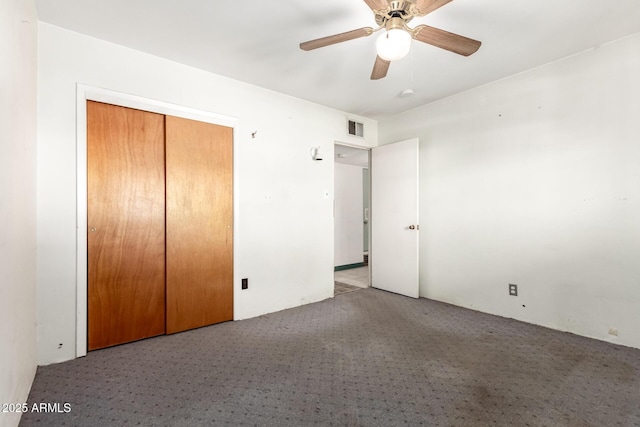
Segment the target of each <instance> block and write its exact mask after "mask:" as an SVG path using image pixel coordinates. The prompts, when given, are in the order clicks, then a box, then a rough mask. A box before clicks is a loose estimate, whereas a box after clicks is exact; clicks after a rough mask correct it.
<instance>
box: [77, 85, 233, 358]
mask: <svg viewBox="0 0 640 427" xmlns="http://www.w3.org/2000/svg"><path fill="white" fill-rule="evenodd" d="M87 101H97V102H104V103H107V104H112V105H117V106H120V107H128V108H135V109H138V110H144V111H149V112H151V113H158V114H165V115H170V116H175V117H182V118H185V119H192V120H198V121H201V122H205V123H212V124H215V125H221V126H226V127H229V128H232V129H233V131H234V136H233V147H234V152H235V143H236V138H235V128H236V127H237V125H238V119H237V118H235V117H231V116H226V115H222V114H218V113H213V112H210V111H204V110H199V109H195V108H189V107H184V106H181V105H176V104H171V103H168V102H163V101H156V100H153V99H148V98H144V97H140V96H136V95H130V94H126V93H122V92H116V91H113V90H109V89H103V88H97V87H93V86H88V85H84V84H80V83H78V84H77V86H76V201H77V202H76V206H77V212H76V357H82V356H86V354H87V313H88V312H87V277H88V276H87V273H88V272H87V226H88V225H87ZM233 170H234V171H236V170H238V167H237V157H236V156H235V155H234V156H233ZM237 179H238V177H237V174H235V173H234V174H233V188H234V190H233V192H234V194H233V224H234V225H233V227H234V230H233V235H234V236H235V235H236V228H237V226H238V212H239V209H238V198H237V197H235V193H236V191H235V189H236V188H238V187H237ZM233 252H234V253H233V259H234V261H233V263H234V265H233V270H234V271H235V270H236V259H237V257H236V245H234V246H233ZM235 280H236V279H235V277H234V283H233V291H234V294H235V290H236V288H237V286H236V283H235ZM235 301H236V299H235V298H234V305H235ZM234 312H235V307H234Z"/></svg>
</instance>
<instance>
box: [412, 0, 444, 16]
mask: <svg viewBox="0 0 640 427" xmlns="http://www.w3.org/2000/svg"><path fill="white" fill-rule="evenodd" d="M451 1H452V0H417V1H416V3H415V4H414V6H413V10H414V11H415V15H416V16H424V15H426V14H428V13H431V12H433V11H434V10H436V9H439V8H441V7H442V6H444V5H445V4H447V3H449V2H451Z"/></svg>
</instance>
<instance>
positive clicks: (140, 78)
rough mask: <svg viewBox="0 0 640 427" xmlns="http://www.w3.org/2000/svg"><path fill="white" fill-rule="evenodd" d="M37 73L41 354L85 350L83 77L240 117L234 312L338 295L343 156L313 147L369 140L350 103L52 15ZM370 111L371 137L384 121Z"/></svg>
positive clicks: (57, 357)
mask: <svg viewBox="0 0 640 427" xmlns="http://www.w3.org/2000/svg"><path fill="white" fill-rule="evenodd" d="M221 60H223V59H222V58H221ZM38 75H39V89H38V94H39V106H38V120H39V122H38V142H39V147H38V159H39V164H38V172H39V175H38V227H39V235H38V245H39V247H38V250H39V252H38V291H39V293H38V298H39V302H40V308H39V311H38V319H39V327H38V337H39V356H40V363H42V364H47V363H52V362H58V361H63V360H68V359H71V358H73V357H75V352H74V347H75V327H76V317H75V296H76V277H75V272H76V265H75V260H76V192H75V189H76V157H75V150H76V83H83V84H86V85H90V86H95V87H100V88H106V89H109V90H114V91H118V92H123V93H127V94H132V95H137V96H141V97H145V98H150V99H153V100H159V101H163V102H169V103H172V104H177V105H184V106H187V107H191V108H197V109H201V110H204V111H209V112H214V113H219V114H224V115H228V116H233V117H236V118H237V119H238V126H237V127H236V129H235V134H234V139H235V175H236V177H235V188H234V193H235V197H236V208H237V209H236V212H235V259H234V263H235V265H234V268H235V284H234V286H235V301H234V304H235V307H234V310H235V318H236V319H242V318H247V317H252V316H257V315H260V314H264V313H268V312H272V311H276V310H281V309H284V308H288V307H293V306H297V305H300V304H305V303H309V302H313V301H318V300H322V299H325V298H328V297H331V296H332V295H333V259H332V253H333V238H332V236H333V215H332V211H333V209H332V204H333V203H332V200H333V191H332V188H333V163H332V162H327V161H323V162H314V161H312V160H311V155H310V149H311V147H318V146H319V147H321V149H322V151H324V152H333V143H334V141H336V140H342V141H347V142H349V143H356V144H357V143H358V142H359V141H362V140H361V139H360V138H353V137H350V136H349V135H347V132H346V129H347V128H346V114H345V113H343V112H340V111H336V110H333V109H329V108H326V107H323V106H319V105H317V104H312V103H310V102H306V101H302V100H299V99H295V98H292V97H289V96H285V95H281V94H278V93H275V92H272V91H268V90H265V89H261V88H258V87H255V86H251V85H247V84H244V83H240V82H237V81H234V80H231V79H228V78H224V77H221V76H217V75H213V74H211V73H207V72H204V71H201V70H198V69H194V68H191V67H187V66H184V65H181V64H177V63H175V62H171V61H167V60H163V59H161V58H158V57H154V56H151V55H147V54H144V53H141V52H137V51H134V50H131V49H127V48H124V47H121V46H117V45H114V44H111V43H107V42H104V41H100V40H97V39H93V38H90V37H86V36H83V35H80V34H77V33H73V32H70V31H67V30H63V29H60V28H57V27H54V26H51V25H48V24H43V23H41V24H40V27H39V74H38ZM360 119H361V121H364V123H365V126H367V139H366V140H365V141H364V144H365V145H367V146H372V145H374V144H375V143H376V142H377V124H376V122H374V121H371V120H367V119H364V118H360ZM254 131H257V134H256V138H255V139H252V138H251V133H252V132H254ZM80 179H82V177H81V178H80ZM325 191H328V192H329V193H330V195H329V196H328V197H326V198H325V196H324V193H325ZM80 232H84V230H80ZM309 242H314V244H313V245H310V244H309ZM243 277H247V278H249V289H248V290H245V291H241V290H240V279H241V278H243Z"/></svg>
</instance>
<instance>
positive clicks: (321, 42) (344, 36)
mask: <svg viewBox="0 0 640 427" xmlns="http://www.w3.org/2000/svg"><path fill="white" fill-rule="evenodd" d="M371 33H373V28H371V27H364V28H358V29H357V30H352V31H347V32H346V33H340V34H334V35H332V36H327V37H322V38H319V39H315V40H309V41H308V42H304V43H300V49H302V50H313V49H318V48H319V47H325V46H330V45H332V44H336V43H342V42H346V41H348V40H353V39H357V38H360V37H367V36H369V35H371Z"/></svg>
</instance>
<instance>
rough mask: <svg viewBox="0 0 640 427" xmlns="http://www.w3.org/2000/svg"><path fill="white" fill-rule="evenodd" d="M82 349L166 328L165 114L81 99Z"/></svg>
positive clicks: (107, 345)
mask: <svg viewBox="0 0 640 427" xmlns="http://www.w3.org/2000/svg"><path fill="white" fill-rule="evenodd" d="M87 169H88V170H87V191H88V194H87V196H88V206H87V208H88V218H87V224H88V227H89V230H87V233H88V281H89V283H88V335H89V336H88V349H89V350H95V349H98V348H103V347H109V346H112V345H116V344H122V343H125V342H129V341H134V340H138V339H142V338H147V337H151V336H155V335H161V334H163V333H164V332H165V241H164V237H165V227H164V222H165V218H164V214H165V212H164V211H165V202H164V200H165V198H164V190H165V189H164V178H165V177H164V116H162V115H159V114H153V113H148V112H143V111H139V110H133V109H129V108H124V107H117V106H113V105H108V104H101V103H97V102H92V101H89V102H87Z"/></svg>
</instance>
